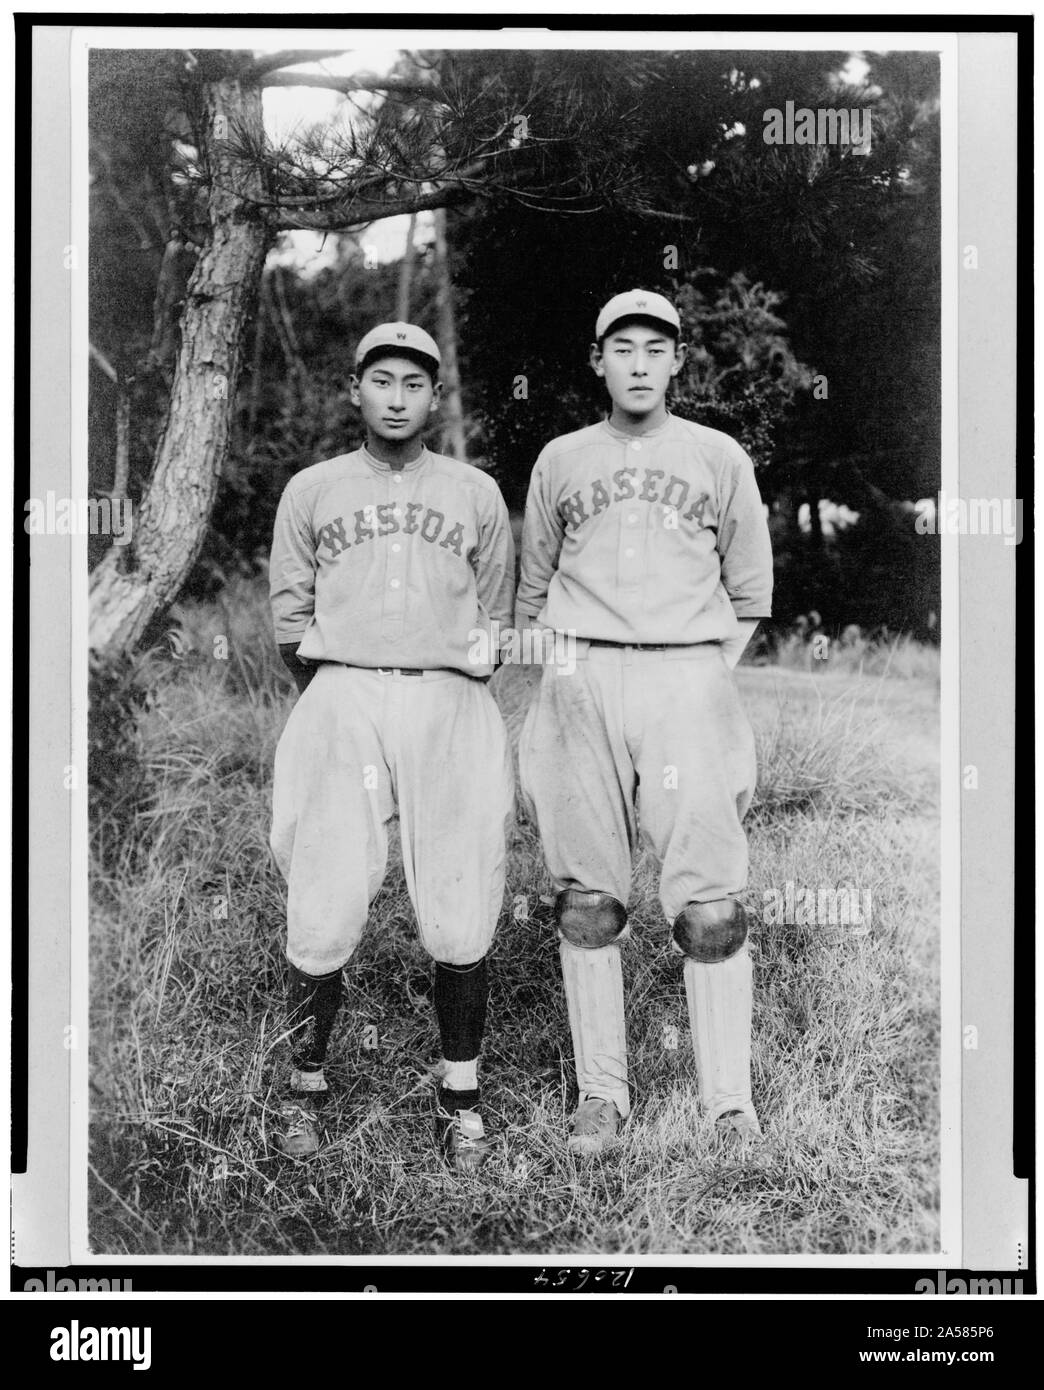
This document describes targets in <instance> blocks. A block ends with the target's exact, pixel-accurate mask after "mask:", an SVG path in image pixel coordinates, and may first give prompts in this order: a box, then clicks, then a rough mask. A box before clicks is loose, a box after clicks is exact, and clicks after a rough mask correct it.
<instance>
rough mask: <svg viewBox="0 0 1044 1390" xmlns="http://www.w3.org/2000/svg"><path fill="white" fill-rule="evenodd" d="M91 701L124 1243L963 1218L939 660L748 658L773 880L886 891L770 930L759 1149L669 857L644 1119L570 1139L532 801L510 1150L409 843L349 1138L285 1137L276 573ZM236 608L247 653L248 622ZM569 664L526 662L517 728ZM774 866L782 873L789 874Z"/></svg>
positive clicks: (648, 960) (231, 1251) (793, 1230)
mask: <svg viewBox="0 0 1044 1390" xmlns="http://www.w3.org/2000/svg"><path fill="white" fill-rule="evenodd" d="M177 624H178V626H179V630H180V632H181V634H182V636H181V638H180V639H179V640H178V642H177V644H176V645H177V646H178V647H180V649H181V654H180V655H177V656H175V655H174V654H173V652H172V651H171V650H170V648H169V646H168V645H167V644H161V646H160V647H158V648H157V649H155V650H154V651H153V652H151V653H149V654H146V655H145V656H144V657H142V658H140V659H139V660H137V661H136V662H135V664H134V668H133V670H130V671H128V673H127V676H126V684H125V687H124V689H123V691H122V694H121V692H120V691H115V692H113V694H114V695H115V696H116V697H117V699H116V700H114V701H112V702H110V704H109V705H108V706H107V712H105V713H102V712H100V706H99V707H97V709H98V711H99V712H97V713H96V717H95V719H94V721H93V723H92V731H91V732H92V740H93V756H92V768H93V776H94V782H93V785H92V795H93V803H94V804H93V815H92V885H91V890H92V905H93V906H92V926H91V1014H92V1026H91V1077H92V1082H91V1174H90V1193H91V1227H90V1228H91V1243H92V1248H93V1249H94V1250H95V1251H96V1252H104V1253H108V1254H113V1255H118V1254H123V1253H133V1254H165V1255H191V1254H211V1255H234V1256H247V1255H301V1254H311V1255H318V1256H324V1255H327V1256H329V1255H385V1256H387V1255H453V1254H462V1255H463V1254H468V1255H506V1254H527V1255H531V1256H532V1257H533V1258H534V1259H537V1258H539V1257H541V1256H544V1255H548V1256H550V1255H562V1256H567V1255H577V1256H579V1255H583V1256H585V1257H587V1256H591V1255H594V1254H596V1253H601V1254H605V1255H607V1256H614V1257H615V1256H624V1255H627V1254H632V1253H639V1252H657V1253H659V1252H663V1253H667V1254H675V1253H680V1252H685V1253H691V1254H696V1253H715V1254H725V1255H744V1254H752V1253H753V1254H769V1255H778V1254H785V1253H814V1254H821V1255H835V1254H842V1253H844V1254H849V1253H859V1254H877V1253H884V1252H906V1251H921V1250H924V1251H928V1250H931V1249H933V1248H934V1247H935V1246H936V1245H937V1243H938V1161H939V1153H938V1145H939V1133H938V1094H937V1086H938V1046H939V1035H938V966H937V959H938V934H939V922H938V848H939V842H938V834H939V807H938V663H937V659H936V654H935V653H934V652H932V651H928V650H926V649H923V648H917V647H915V646H913V645H912V644H903V643H898V644H893V646H892V647H891V648H889V649H888V650H885V651H882V650H881V649H880V648H872V647H868V646H866V644H859V643H855V642H854V643H852V644H850V645H849V647H848V648H847V649H844V648H838V649H837V651H836V652H835V653H832V654H831V656H830V658H829V659H828V660H826V661H822V662H815V661H813V662H810V661H809V660H808V658H807V656H805V655H804V653H805V652H806V651H807V648H805V647H791V648H788V649H786V650H785V652H784V655H783V664H780V665H776V666H763V667H747V666H744V667H741V668H740V670H739V672H738V679H739V682H740V687H741V691H742V694H743V697H744V700H745V702H746V706H747V709H748V712H749V714H750V717H751V720H752V722H753V724H754V727H755V730H756V733H757V737H758V745H759V765H760V776H759V788H758V794H757V798H756V801H755V804H754V807H753V809H752V811H751V814H750V816H749V818H748V829H749V835H750V843H751V862H752V876H751V882H750V887H749V891H748V893H747V895H746V902H747V905H748V907H749V908H751V909H752V910H753V912H754V914H755V915H756V916H757V915H759V914H760V912H761V909H762V905H763V904H765V903H766V902H767V901H769V900H770V898H771V895H772V894H773V893H781V894H782V893H784V892H785V891H786V885H787V884H788V883H789V884H791V885H795V886H796V889H797V890H802V889H808V890H813V891H818V890H820V889H827V890H837V889H838V888H841V889H845V888H851V889H852V890H853V891H855V892H858V893H859V894H860V895H861V897H864V895H866V894H869V895H870V897H869V899H865V897H864V900H865V901H868V902H870V903H871V904H872V913H871V916H870V918H869V921H868V922H864V923H863V924H862V925H860V926H858V927H856V926H854V925H851V924H850V925H845V924H844V923H837V922H835V923H830V922H824V921H819V922H814V923H800V922H789V923H788V922H773V923H769V922H768V921H763V922H762V923H761V924H760V925H759V926H757V927H756V928H755V930H754V933H753V936H752V949H753V953H754V963H755V1013H754V1072H755V1098H756V1100H757V1103H758V1106H759V1110H760V1113H761V1116H762V1120H763V1123H764V1126H765V1130H766V1139H765V1142H764V1144H763V1145H762V1146H761V1147H760V1149H759V1150H758V1151H756V1152H754V1153H753V1154H752V1155H751V1156H750V1157H749V1158H748V1159H745V1160H744V1161H742V1162H739V1163H737V1161H736V1160H735V1159H734V1158H731V1157H730V1156H729V1155H728V1154H723V1153H721V1152H720V1151H718V1150H717V1149H716V1147H715V1144H714V1139H713V1134H712V1133H711V1132H709V1130H708V1127H707V1126H706V1124H705V1122H704V1120H703V1118H702V1117H701V1114H700V1109H699V1105H698V1101H697V1098H696V1087H695V1075H694V1068H693V1058H692V1049H691V1044H690V1041H689V1033H688V1024H687V1019H686V1012H685V999H684V991H683V987H682V979H681V967H680V964H679V961H678V958H677V957H676V956H674V955H672V954H671V953H670V952H669V951H668V949H667V941H668V937H667V928H666V925H665V923H664V922H663V921H662V919H661V916H660V912H659V907H658V904H657V902H656V895H655V874H654V866H653V865H651V864H650V863H648V862H647V861H644V860H643V861H641V862H640V863H639V864H638V865H637V867H636V872H635V880H634V888H633V893H632V899H631V904H630V906H631V914H632V923H633V935H632V939H631V941H630V942H629V943H628V944H627V946H626V948H625V959H624V969H625V979H626V984H627V991H628V1027H629V1042H630V1056H631V1064H632V1074H633V1083H634V1089H635V1106H634V1112H633V1115H632V1118H631V1120H630V1122H629V1124H628V1126H627V1128H626V1130H625V1133H624V1140H625V1142H624V1143H623V1144H622V1145H621V1146H620V1147H619V1148H618V1149H617V1150H615V1151H614V1152H612V1153H611V1154H609V1155H607V1156H605V1157H603V1158H599V1159H597V1160H594V1161H576V1160H574V1159H572V1158H570V1157H569V1156H568V1155H567V1153H566V1150H565V1145H564V1137H565V1126H566V1120H567V1117H568V1115H569V1112H570V1109H571V1104H572V1095H571V1075H572V1061H571V1055H570V1044H569V1034H568V1027H567V1023H566V1016H565V1006H564V1001H563V997H562V991H561V982H560V978H559V971H558V955H557V949H556V942H555V938H554V933H553V931H552V928H551V926H550V922H549V915H550V909H549V907H548V905H547V903H546V902H545V900H544V899H545V898H546V896H547V895H548V893H549V890H550V885H549V883H548V881H547V879H546V876H545V874H544V871H543V866H542V862H541V859H540V854H539V848H538V845H537V841H536V837H535V833H534V831H533V828H532V826H530V825H528V824H525V823H524V822H520V823H519V824H518V825H517V827H516V829H515V832H514V836H513V841H512V844H511V853H510V868H509V883H508V892H507V895H506V897H505V907H504V912H503V915H502V918H501V923H500V927H499V930H498V935H497V939H496V943H495V947H494V952H493V957H492V977H493V985H492V997H491V1001H490V1016H489V1017H490V1022H489V1029H488V1034H487V1041H486V1046H485V1050H484V1055H483V1066H482V1076H483V1082H484V1091H485V1096H486V1098H487V1101H488V1111H489V1114H490V1117H491V1120H492V1127H493V1128H495V1130H496V1133H497V1134H498V1136H499V1139H500V1141H501V1150H500V1152H499V1154H498V1156H496V1157H494V1158H493V1159H492V1160H491V1161H490V1163H489V1164H488V1165H487V1166H486V1167H485V1168H484V1169H483V1170H482V1171H481V1172H480V1173H479V1174H478V1175H476V1176H472V1177H458V1176H455V1175H453V1174H451V1173H449V1172H447V1171H446V1170H445V1169H444V1168H442V1167H441V1166H440V1164H439V1163H438V1162H437V1161H436V1159H435V1156H434V1152H433V1146H432V1139H431V1130H430V1119H429V1114H430V1104H431V1099H430V1092H431V1085H432V1083H431V1080H430V1076H429V1073H428V1071H427V1065H428V1063H430V1062H431V1060H432V1059H433V1058H434V1057H435V1056H436V1055H437V1031H436V1026H435V1018H434V1011H433V1008H432V1005H431V1002H430V993H429V991H430V980H429V966H428V962H427V958H426V957H425V955H424V953H423V951H422V950H421V949H420V947H419V945H418V942H417V939H416V934H415V931H414V927H413V923H412V913H411V909H410V905H409V901H408V898H407V896H406V891H405V885H404V882H403V878H402V874H401V869H400V868H399V866H398V861H397V859H396V858H395V855H394V853H393V858H392V865H391V869H390V872H389V875H388V878H387V881H386V883H385V886H384V889H383V890H382V892H381V894H380V896H379V897H378V899H377V901H376V903H375V905H374V909H373V913H372V918H371V922H370V926H369V928H368V930H367V933H366V937H365V939H364V942H363V945H362V946H361V948H360V950H359V952H358V954H357V956H356V958H355V959H354V960H353V961H352V963H351V965H350V966H349V967H348V969H347V971H346V1004H345V1007H344V1009H343V1011H342V1015H341V1018H340V1021H339V1024H338V1027H337V1030H336V1031H335V1034H334V1038H333V1043H332V1046H331V1063H332V1064H331V1067H330V1073H329V1074H330V1077H331V1081H332V1084H333V1087H334V1089H333V1093H332V1095H331V1099H330V1102H329V1104H328V1106H327V1108H326V1112H325V1113H326V1124H327V1130H326V1143H325V1146H324V1148H323V1150H322V1152H321V1153H320V1154H319V1156H318V1157H317V1158H316V1159H315V1160H313V1161H311V1162H309V1163H305V1164H297V1163H294V1162H293V1161H291V1160H288V1159H286V1158H284V1157H282V1156H281V1155H280V1154H279V1153H278V1152H277V1151H276V1150H275V1149H274V1147H273V1145H272V1143H271V1133H272V1124H273V1114H274V1110H275V1108H276V1106H277V1105H278V1102H279V1100H280V1098H281V1095H282V1091H281V1087H282V1085H283V1084H284V1082H285V1078H286V1045H285V1040H284V1028H283V1022H282V1017H281V998H282V986H283V953H282V934H283V911H284V899H283V885H282V883H281V880H280V878H279V876H278V874H277V872H276V870H275V868H274V865H273V864H272V862H271V859H270V855H269V851H268V845H267V837H268V815H269V799H270V789H271V769H272V758H273V753H274V749H275V745H276V741H277V739H278V737H279V733H280V730H281V728H282V725H283V723H284V721H285V719H286V715H287V713H288V711H289V709H290V707H291V704H292V700H293V694H292V691H291V688H290V686H289V683H288V681H287V679H286V678H285V676H284V675H283V673H282V671H281V669H279V668H278V659H277V657H276V655H275V653H274V650H273V648H272V645H271V638H270V635H269V630H268V617H267V611H266V605H265V602H264V596H263V592H261V591H259V590H258V589H257V588H256V587H250V586H247V585H245V584H240V585H234V586H231V588H230V589H229V590H227V591H226V597H225V598H224V600H223V601H222V602H221V603H219V604H212V605H199V606H195V607H186V608H185V609H183V610H182V611H180V612H179V613H178V615H177ZM222 637H223V638H225V639H226V640H227V655H225V656H222V655H220V652H221V650H222V649H221V644H220V642H215V639H216V638H222ZM537 674H538V673H537V672H534V671H532V670H528V669H526V668H522V667H512V668H507V669H505V670H503V671H501V672H500V673H498V675H497V677H496V678H495V681H494V689H495V693H496V695H497V698H498V700H499V702H500V703H501V707H502V709H503V710H504V713H505V717H506V719H507V722H508V724H509V727H510V728H511V729H512V732H513V736H517V730H518V727H519V725H520V723H521V719H522V717H523V715H524V711H525V707H526V704H527V702H528V699H529V697H530V695H531V692H532V687H533V681H534V678H535V676H536V675H537ZM767 895H768V896H767Z"/></svg>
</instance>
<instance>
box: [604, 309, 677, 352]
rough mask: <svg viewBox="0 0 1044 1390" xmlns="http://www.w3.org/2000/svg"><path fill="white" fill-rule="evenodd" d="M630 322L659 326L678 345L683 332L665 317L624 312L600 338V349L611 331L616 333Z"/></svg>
mask: <svg viewBox="0 0 1044 1390" xmlns="http://www.w3.org/2000/svg"><path fill="white" fill-rule="evenodd" d="M629 323H642V324H646V325H647V326H648V327H649V328H658V329H659V330H660V331H661V332H662V333H663V335H664V336H665V337H667V338H670V339H671V340H672V341H673V342H674V343H675V344H676V345H677V343H678V342H679V341H680V339H681V334H680V333H679V332H678V330H677V329H676V328H675V327H674V326H673V325H672V324H669V323H665V322H664V320H663V319H658V318H654V317H653V316H652V314H624V315H623V317H622V318H618V319H614V320H613V322H612V323H611V324H610V325H609V327H608V328H607V329H606V330H605V332H604V333H603V334H602V336H601V337H600V338H599V339H598V344H597V346H598V351H599V352H601V351H602V344H603V343H604V342H605V340H606V338H608V337H609V335H610V334H611V333H616V332H617V331H618V330H619V329H621V328H623V327H625V325H627V324H629Z"/></svg>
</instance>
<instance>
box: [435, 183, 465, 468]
mask: <svg viewBox="0 0 1044 1390" xmlns="http://www.w3.org/2000/svg"><path fill="white" fill-rule="evenodd" d="M435 276H436V279H435V300H436V306H437V312H438V320H439V334H438V341H439V350H440V352H441V353H442V382H443V386H442V422H443V423H442V441H443V442H442V447H443V449H444V450H445V451H446V452H447V453H448V454H450V455H451V456H452V457H453V458H456V459H460V461H461V463H467V460H468V449H467V443H466V440H465V438H464V402H463V400H462V399H461V391H460V370H459V368H458V366H457V322H456V316H455V314H454V310H453V281H452V280H451V278H450V264H449V247H448V245H447V243H446V211H445V209H444V208H438V209H437V210H436V213H435Z"/></svg>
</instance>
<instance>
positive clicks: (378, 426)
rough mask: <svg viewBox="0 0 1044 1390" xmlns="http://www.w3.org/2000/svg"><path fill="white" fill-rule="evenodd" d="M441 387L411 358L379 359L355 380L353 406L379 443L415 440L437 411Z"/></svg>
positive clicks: (353, 382) (353, 383) (353, 381)
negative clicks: (360, 413)
mask: <svg viewBox="0 0 1044 1390" xmlns="http://www.w3.org/2000/svg"><path fill="white" fill-rule="evenodd" d="M440 390H441V383H440V385H439V386H434V385H433V384H432V380H431V377H430V376H429V375H428V373H427V372H426V371H425V370H424V368H423V367H421V366H418V364H417V363H416V362H413V361H411V360H410V359H409V358H408V357H380V358H378V359H377V361H376V362H371V363H370V365H369V366H368V367H367V368H366V370H365V371H364V372H363V374H362V376H361V377H355V378H353V380H352V404H353V405H355V406H358V408H359V410H360V411H361V412H362V417H363V423H364V424H365V425H366V428H367V429H368V430H370V431H372V433H373V434H375V435H376V436H377V438H378V439H386V440H389V441H397V442H399V443H402V442H404V441H405V440H408V439H413V438H414V437H415V436H416V435H418V434H419V433H420V432H421V430H422V429H423V428H424V426H425V424H426V423H427V421H428V419H429V417H430V415H431V414H432V412H433V411H434V410H435V408H436V403H437V400H438V396H439V392H440Z"/></svg>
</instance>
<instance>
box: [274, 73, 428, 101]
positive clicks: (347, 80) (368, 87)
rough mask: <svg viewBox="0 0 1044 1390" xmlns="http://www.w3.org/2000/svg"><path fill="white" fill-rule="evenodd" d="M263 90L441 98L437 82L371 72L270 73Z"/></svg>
mask: <svg viewBox="0 0 1044 1390" xmlns="http://www.w3.org/2000/svg"><path fill="white" fill-rule="evenodd" d="M261 86H262V87H322V88H324V89H325V90H326V91H330V92H341V93H342V94H343V95H344V96H348V95H349V93H351V92H396V93H398V94H400V95H403V96H411V97H423V96H428V97H435V96H438V95H440V91H439V88H438V87H437V86H436V85H435V83H434V82H413V81H411V80H410V79H409V78H406V77H375V76H374V75H373V74H372V73H366V72H361V73H356V74H355V75H354V76H352V77H334V76H332V75H330V74H328V73H308V72H270V73H268V74H267V76H264V77H262V78H261Z"/></svg>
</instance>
